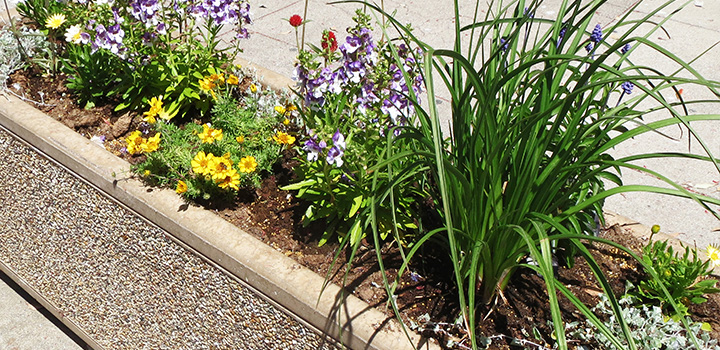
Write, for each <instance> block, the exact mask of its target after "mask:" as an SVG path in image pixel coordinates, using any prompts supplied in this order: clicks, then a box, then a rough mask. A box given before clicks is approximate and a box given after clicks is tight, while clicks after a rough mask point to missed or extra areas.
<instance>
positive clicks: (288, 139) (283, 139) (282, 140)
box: [273, 131, 295, 145]
mask: <svg viewBox="0 0 720 350" xmlns="http://www.w3.org/2000/svg"><path fill="white" fill-rule="evenodd" d="M273 140H275V142H277V143H279V144H286V145H292V144H293V143H295V137H294V136H291V135H288V134H286V133H284V132H282V131H278V132H277V133H276V134H275V135H273Z"/></svg>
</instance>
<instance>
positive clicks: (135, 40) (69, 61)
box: [23, 0, 251, 116]
mask: <svg viewBox="0 0 720 350" xmlns="http://www.w3.org/2000/svg"><path fill="white" fill-rule="evenodd" d="M28 1H29V2H37V1H41V0H28ZM42 1H45V0H42ZM50 2H51V3H53V4H56V3H57V4H59V5H58V6H57V9H55V10H54V11H56V12H57V13H60V14H65V15H66V18H67V20H66V23H64V24H63V26H62V27H61V28H60V29H58V31H60V33H64V34H65V39H66V40H63V41H64V42H65V49H64V50H63V51H62V52H61V54H63V55H64V56H65V60H64V70H65V72H66V73H67V74H68V75H69V81H70V83H69V87H70V88H72V89H73V90H75V91H78V92H80V98H81V102H84V103H88V104H92V103H93V102H94V101H96V100H98V99H102V98H119V99H120V101H121V102H120V103H119V104H118V105H117V107H116V109H117V110H122V109H140V108H144V107H145V106H146V105H147V102H148V101H149V100H150V98H151V97H156V96H163V99H164V101H165V105H166V107H167V111H168V113H169V114H170V115H171V116H174V115H176V114H178V113H184V112H187V111H188V110H190V109H196V110H199V111H201V112H206V111H208V110H209V107H210V101H211V96H209V95H206V94H202V93H201V88H200V85H199V80H201V79H203V77H205V76H208V75H210V74H211V73H210V72H211V71H213V70H214V69H222V68H224V67H227V66H229V65H231V63H232V61H233V59H234V57H235V55H236V54H237V52H239V46H238V45H239V40H235V41H234V42H232V43H231V44H230V45H228V47H222V46H221V45H220V41H219V39H218V34H219V32H220V30H221V29H222V28H227V27H232V28H234V29H235V31H236V35H235V38H236V39H241V38H246V37H247V36H248V31H247V25H248V24H250V23H251V19H250V12H249V11H250V7H249V4H248V2H247V1H246V0H216V1H211V0H190V1H179V0H171V1H159V0H68V1H56V0H50ZM23 14H24V15H26V16H27V17H28V18H29V19H31V20H33V21H36V22H38V23H40V22H39V21H41V20H42V18H41V17H39V16H37V17H33V16H34V15H35V14H34V13H32V12H30V11H28V13H23ZM70 14H72V15H70Z"/></svg>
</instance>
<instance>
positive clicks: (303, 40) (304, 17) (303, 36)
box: [295, 0, 310, 51]
mask: <svg viewBox="0 0 720 350" xmlns="http://www.w3.org/2000/svg"><path fill="white" fill-rule="evenodd" d="M308 2H310V0H305V10H304V11H303V29H302V42H301V44H300V51H303V50H305V23H306V22H307V9H308ZM295 38H296V40H297V34H296V35H295Z"/></svg>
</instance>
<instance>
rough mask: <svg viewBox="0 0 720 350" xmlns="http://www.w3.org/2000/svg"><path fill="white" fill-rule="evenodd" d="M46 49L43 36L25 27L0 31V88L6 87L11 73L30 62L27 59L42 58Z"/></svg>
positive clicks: (45, 41)
mask: <svg viewBox="0 0 720 350" xmlns="http://www.w3.org/2000/svg"><path fill="white" fill-rule="evenodd" d="M48 47H49V44H48V42H47V40H46V38H45V36H44V35H43V34H42V33H41V32H40V31H39V30H35V29H30V28H27V27H20V28H19V29H15V28H9V27H3V28H2V29H0V88H5V87H6V84H7V80H8V78H10V74H12V72H14V71H16V70H18V69H22V68H23V67H25V65H26V64H28V63H31V62H32V61H31V62H28V61H26V60H27V59H30V60H32V59H33V58H42V57H43V54H44V53H46V52H47V50H48ZM25 56H27V57H25Z"/></svg>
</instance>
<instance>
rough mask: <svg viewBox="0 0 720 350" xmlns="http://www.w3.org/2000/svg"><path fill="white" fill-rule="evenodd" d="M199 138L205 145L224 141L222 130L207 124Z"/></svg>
mask: <svg viewBox="0 0 720 350" xmlns="http://www.w3.org/2000/svg"><path fill="white" fill-rule="evenodd" d="M198 137H199V138H200V140H201V141H202V142H203V143H214V142H215V141H216V140H217V141H220V140H222V138H223V134H222V129H213V128H211V127H210V126H208V125H207V124H205V125H203V131H202V132H201V133H199V134H198Z"/></svg>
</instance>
